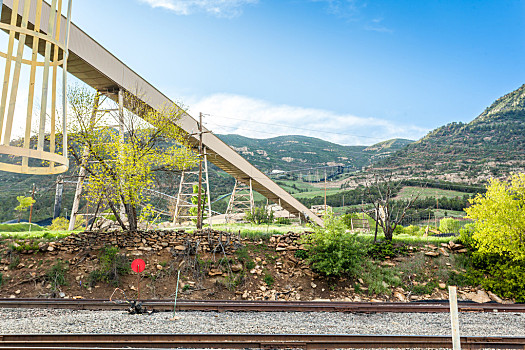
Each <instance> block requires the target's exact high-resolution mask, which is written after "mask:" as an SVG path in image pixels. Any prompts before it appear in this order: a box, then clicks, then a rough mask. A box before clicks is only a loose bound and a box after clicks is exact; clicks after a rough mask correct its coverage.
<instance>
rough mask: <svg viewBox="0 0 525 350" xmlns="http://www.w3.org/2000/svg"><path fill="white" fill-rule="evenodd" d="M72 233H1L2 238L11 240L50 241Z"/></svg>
mask: <svg viewBox="0 0 525 350" xmlns="http://www.w3.org/2000/svg"><path fill="white" fill-rule="evenodd" d="M71 233H73V232H72V231H31V232H29V231H24V232H0V237H1V238H10V239H49V240H55V239H60V238H64V237H67V236H69V235H70V234H71Z"/></svg>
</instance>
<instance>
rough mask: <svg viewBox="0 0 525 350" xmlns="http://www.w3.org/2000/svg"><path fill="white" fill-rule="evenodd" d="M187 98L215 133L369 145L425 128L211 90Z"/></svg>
mask: <svg viewBox="0 0 525 350" xmlns="http://www.w3.org/2000/svg"><path fill="white" fill-rule="evenodd" d="M189 102H190V103H189V105H190V108H189V112H190V114H191V115H193V116H197V115H198V114H199V112H202V113H204V114H205V117H204V125H205V126H206V127H207V128H208V129H211V130H212V131H213V132H214V133H217V134H240V135H244V136H248V137H253V138H270V137H275V136H279V135H305V136H312V137H318V138H321V139H324V140H328V141H331V142H335V143H339V144H343V145H371V144H374V143H377V142H380V141H384V140H387V139H391V138H407V139H412V140H415V139H419V138H420V137H422V136H424V135H425V134H426V133H427V132H428V129H425V128H421V127H418V126H416V125H403V124H397V123H393V122H391V121H388V120H384V119H378V118H365V117H358V116H354V115H350V114H338V113H335V112H332V111H326V110H321V109H314V108H304V107H296V106H289V105H272V104H271V103H269V102H267V101H263V100H258V99H254V98H250V97H246V96H239V95H233V94H214V95H211V96H207V97H204V98H201V99H198V100H195V101H192V102H191V101H189Z"/></svg>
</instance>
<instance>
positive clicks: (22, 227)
mask: <svg viewBox="0 0 525 350" xmlns="http://www.w3.org/2000/svg"><path fill="white" fill-rule="evenodd" d="M42 230H43V228H42V227H40V226H38V225H36V224H29V223H26V222H22V223H18V224H0V232H26V231H31V232H34V231H42Z"/></svg>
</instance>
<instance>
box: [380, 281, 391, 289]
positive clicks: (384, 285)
mask: <svg viewBox="0 0 525 350" xmlns="http://www.w3.org/2000/svg"><path fill="white" fill-rule="evenodd" d="M381 284H382V285H383V287H385V288H388V287H390V286H389V285H388V283H386V282H385V281H381Z"/></svg>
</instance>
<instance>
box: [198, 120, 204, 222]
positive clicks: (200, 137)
mask: <svg viewBox="0 0 525 350" xmlns="http://www.w3.org/2000/svg"><path fill="white" fill-rule="evenodd" d="M199 157H200V160H199V192H198V197H197V230H201V229H202V160H203V159H202V158H203V154H202V113H199Z"/></svg>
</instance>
